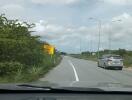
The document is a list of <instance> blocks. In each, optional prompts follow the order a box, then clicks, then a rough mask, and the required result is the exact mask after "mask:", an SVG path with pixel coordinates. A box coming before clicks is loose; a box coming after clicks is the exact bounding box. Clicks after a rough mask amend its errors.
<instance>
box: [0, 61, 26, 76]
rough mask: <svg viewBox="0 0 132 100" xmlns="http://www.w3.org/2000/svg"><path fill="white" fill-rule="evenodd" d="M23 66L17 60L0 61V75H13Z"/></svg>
mask: <svg viewBox="0 0 132 100" xmlns="http://www.w3.org/2000/svg"><path fill="white" fill-rule="evenodd" d="M23 68H24V65H23V64H21V63H19V62H0V75H1V76H3V75H15V74H16V73H18V72H19V71H20V70H22V69H23Z"/></svg>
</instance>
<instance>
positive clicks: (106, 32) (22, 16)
mask: <svg viewBox="0 0 132 100" xmlns="http://www.w3.org/2000/svg"><path fill="white" fill-rule="evenodd" d="M0 13H1V14H2V13H5V15H6V16H7V17H8V18H9V19H19V20H20V21H27V22H29V23H34V24H35V25H36V26H35V27H34V28H33V29H32V30H33V31H35V32H33V33H31V34H32V35H39V36H41V40H43V41H47V42H49V43H50V44H52V45H54V46H55V47H56V49H58V50H59V51H63V52H68V53H79V52H81V51H97V49H98V40H99V21H100V22H101V33H100V40H101V42H100V43H101V44H100V50H104V49H109V48H110V47H109V43H110V44H111V49H118V48H122V49H127V50H132V45H131V44H132V41H131V38H132V0H0ZM90 18H92V19H90ZM109 38H110V40H111V42H109Z"/></svg>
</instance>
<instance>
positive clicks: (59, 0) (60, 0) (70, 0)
mask: <svg viewBox="0 0 132 100" xmlns="http://www.w3.org/2000/svg"><path fill="white" fill-rule="evenodd" d="M31 1H32V2H33V3H35V4H43V5H46V4H55V5H69V4H74V3H77V2H78V1H79V0H31Z"/></svg>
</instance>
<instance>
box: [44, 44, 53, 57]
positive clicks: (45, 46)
mask: <svg viewBox="0 0 132 100" xmlns="http://www.w3.org/2000/svg"><path fill="white" fill-rule="evenodd" d="M44 50H45V51H46V52H47V53H48V54H49V55H53V54H54V51H55V47H54V46H52V45H48V44H46V45H44Z"/></svg>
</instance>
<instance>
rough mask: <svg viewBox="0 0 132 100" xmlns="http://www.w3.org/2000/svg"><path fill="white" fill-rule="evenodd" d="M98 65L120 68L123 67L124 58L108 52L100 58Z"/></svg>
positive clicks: (106, 67) (107, 67)
mask: <svg viewBox="0 0 132 100" xmlns="http://www.w3.org/2000/svg"><path fill="white" fill-rule="evenodd" d="M98 66H99V67H103V68H105V69H120V70H122V68H123V59H122V57H121V56H119V55H113V54H107V55H103V56H102V57H100V58H99V59H98Z"/></svg>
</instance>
